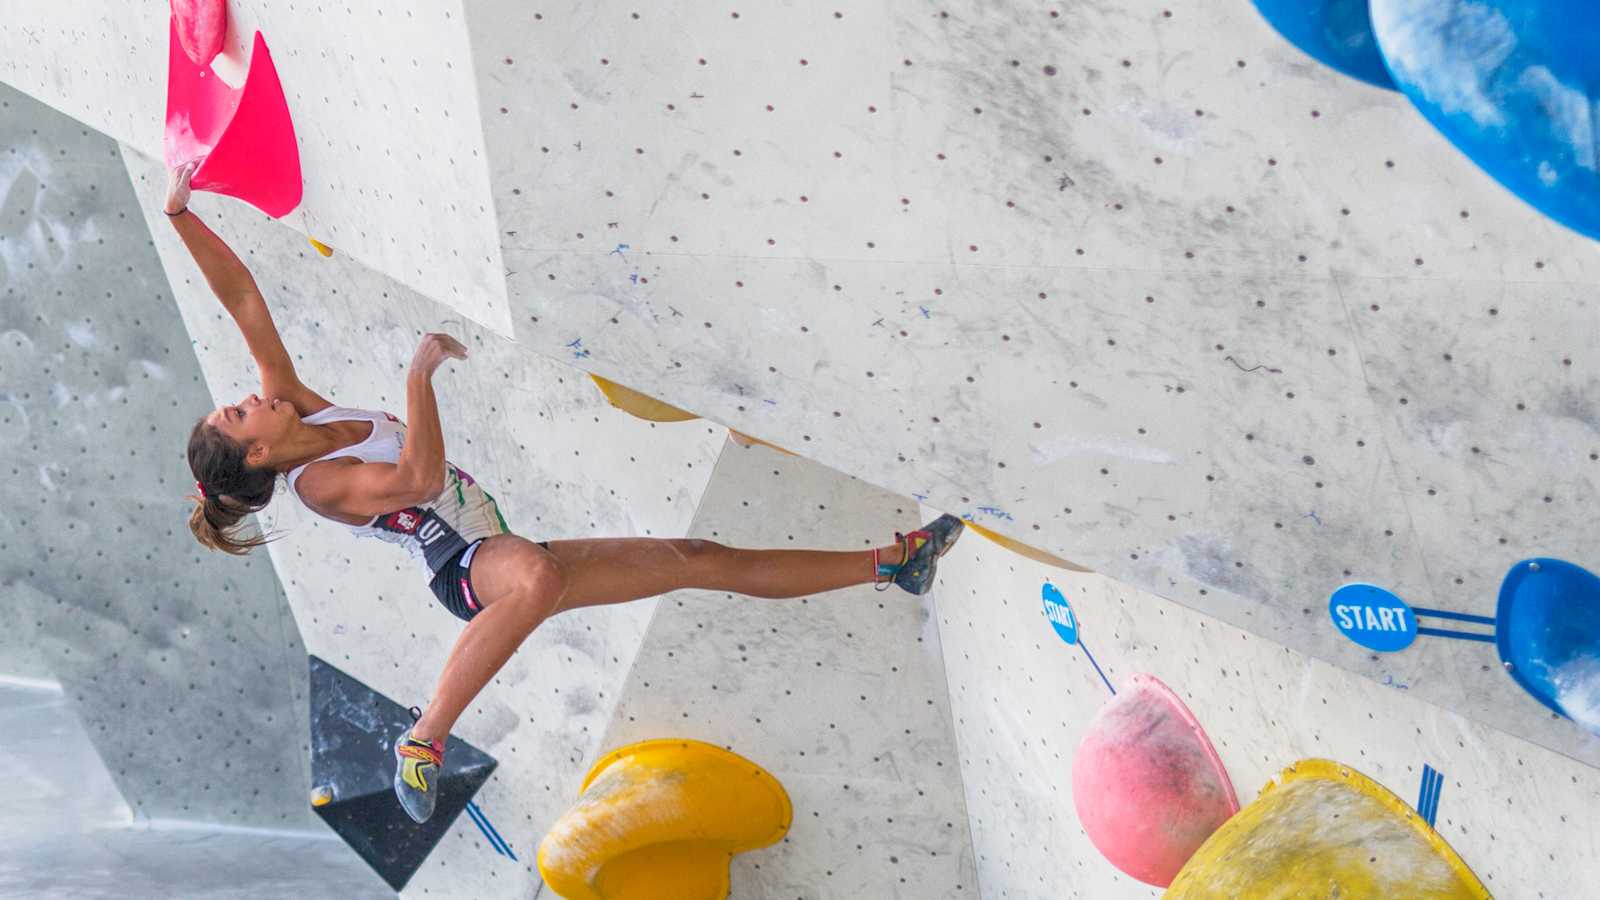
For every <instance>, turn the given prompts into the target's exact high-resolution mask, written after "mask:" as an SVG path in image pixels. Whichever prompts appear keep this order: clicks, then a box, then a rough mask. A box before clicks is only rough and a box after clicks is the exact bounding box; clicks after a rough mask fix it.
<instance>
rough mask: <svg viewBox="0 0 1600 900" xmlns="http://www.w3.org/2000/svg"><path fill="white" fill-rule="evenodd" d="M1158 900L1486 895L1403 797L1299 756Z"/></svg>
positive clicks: (1453, 899)
mask: <svg viewBox="0 0 1600 900" xmlns="http://www.w3.org/2000/svg"><path fill="white" fill-rule="evenodd" d="M1164 896H1165V897H1166V898H1167V900H1211V898H1217V900H1222V898H1227V900H1269V898H1270V900H1276V898H1289V897H1293V898H1296V900H1302V898H1304V900H1331V898H1336V897H1338V898H1350V897H1405V898H1416V900H1447V898H1448V900H1457V898H1459V900H1479V898H1487V897H1488V896H1489V891H1488V889H1486V888H1485V887H1484V886H1483V883H1482V882H1480V881H1479V880H1478V876H1476V875H1474V874H1472V870H1471V869H1469V868H1467V864H1466V863H1464V862H1462V861H1461V857H1459V856H1457V855H1456V852H1455V850H1454V849H1452V848H1451V846H1450V845H1449V844H1447V843H1445V840H1444V838H1442V837H1440V836H1439V833H1438V832H1437V831H1434V830H1433V828H1431V827H1430V826H1429V825H1428V823H1427V822H1424V821H1423V820H1422V817H1421V816H1420V815H1418V814H1417V812H1416V811H1415V810H1413V809H1412V808H1411V807H1410V806H1408V805H1407V804H1406V802H1405V801H1404V800H1401V799H1400V798H1399V797H1396V796H1395V795H1394V794H1392V793H1390V792H1389V791H1388V790H1387V789H1385V788H1384V787H1383V785H1380V784H1378V783H1377V782H1375V781H1373V780H1372V779H1370V778H1368V777H1367V776H1365V775H1363V774H1361V773H1360V772H1357V771H1356V770H1355V769H1352V768H1350V767H1349V766H1345V765H1341V764H1339V763H1336V762H1331V761H1329V760H1326V759H1305V760H1301V761H1300V762H1297V763H1295V764H1294V765H1292V766H1290V767H1289V768H1287V769H1284V770H1283V772H1281V773H1280V774H1279V775H1278V778H1277V780H1276V781H1275V782H1269V783H1268V784H1267V786H1266V787H1264V788H1262V789H1261V794H1260V796H1258V797H1256V799H1255V802H1253V803H1251V804H1250V805H1249V806H1246V807H1245V808H1244V809H1242V810H1240V811H1239V812H1238V813H1237V814H1235V815H1234V817H1233V818H1231V819H1229V820H1228V821H1227V822H1225V823H1223V826H1222V827H1221V828H1219V829H1217V831H1216V832H1215V833H1214V834H1212V835H1211V837H1210V838H1208V839H1207V840H1206V842H1205V843H1204V844H1201V845H1200V849H1199V850H1196V851H1195V853H1194V856H1191V857H1190V858H1189V862H1188V863H1186V864H1185V865H1184V867H1183V870H1182V871H1180V872H1179V873H1178V877H1177V878H1175V879H1173V881H1172V886H1171V887H1170V888H1168V889H1167V892H1166V894H1165V895H1164Z"/></svg>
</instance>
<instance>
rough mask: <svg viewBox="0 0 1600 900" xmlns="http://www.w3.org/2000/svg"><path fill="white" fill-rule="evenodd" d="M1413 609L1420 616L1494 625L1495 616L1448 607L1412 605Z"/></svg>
mask: <svg viewBox="0 0 1600 900" xmlns="http://www.w3.org/2000/svg"><path fill="white" fill-rule="evenodd" d="M1411 611H1412V612H1414V613H1416V614H1417V615H1419V616H1432V617H1434V618H1436V619H1455V620H1456V621H1457V622H1476V623H1478V624H1479V625H1493V624H1495V619H1494V617H1493V616H1474V615H1470V614H1468V613H1458V612H1450V611H1449V610H1447V609H1423V608H1422V607H1420V606H1413V607H1411Z"/></svg>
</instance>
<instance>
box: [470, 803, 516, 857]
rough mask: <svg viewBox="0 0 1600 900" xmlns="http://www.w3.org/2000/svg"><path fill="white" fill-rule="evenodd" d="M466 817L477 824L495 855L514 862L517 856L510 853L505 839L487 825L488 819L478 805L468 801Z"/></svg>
mask: <svg viewBox="0 0 1600 900" xmlns="http://www.w3.org/2000/svg"><path fill="white" fill-rule="evenodd" d="M467 815H469V816H471V817H472V821H474V822H476V823H477V825H478V830H479V831H481V832H483V836H484V838H485V839H486V840H488V842H489V844H490V846H492V847H494V849H495V852H496V853H499V854H501V855H504V856H509V857H511V860H512V861H513V862H516V860H517V855H516V854H515V853H512V852H511V845H510V844H507V843H506V840H505V838H503V837H501V836H500V832H498V831H496V830H495V828H494V826H493V825H492V824H490V823H489V817H488V816H486V815H484V814H483V810H481V809H479V808H478V804H476V803H473V802H472V801H471V800H468V801H467Z"/></svg>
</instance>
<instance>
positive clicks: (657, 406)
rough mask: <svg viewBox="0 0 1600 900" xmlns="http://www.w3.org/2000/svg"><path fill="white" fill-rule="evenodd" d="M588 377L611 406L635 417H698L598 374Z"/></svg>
mask: <svg viewBox="0 0 1600 900" xmlns="http://www.w3.org/2000/svg"><path fill="white" fill-rule="evenodd" d="M589 377H590V378H592V379H594V383H595V384H596V385H597V386H598V387H599V388H600V393H602V394H604V395H605V396H606V400H607V401H608V402H610V404H611V405H612V406H615V407H616V408H617V409H620V410H622V411H623V412H625V413H627V414H628V415H630V416H633V417H635V418H639V419H644V420H645V421H646V422H687V421H689V420H691V419H698V418H700V417H699V416H697V415H695V414H694V413H692V412H688V411H686V410H682V409H679V408H677V407H676V406H669V405H667V404H665V403H662V402H661V401H660V400H657V399H656V398H654V397H651V396H648V395H646V394H641V393H639V392H638V391H636V390H634V389H633V388H627V387H623V386H622V385H620V384H617V383H616V382H615V381H607V380H606V379H604V378H601V377H600V376H599V375H593V374H591V375H590V376H589Z"/></svg>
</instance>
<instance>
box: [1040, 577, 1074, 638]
mask: <svg viewBox="0 0 1600 900" xmlns="http://www.w3.org/2000/svg"><path fill="white" fill-rule="evenodd" d="M1043 593H1044V617H1045V618H1046V619H1049V620H1050V627H1051V628H1054V629H1055V630H1056V634H1057V635H1058V636H1060V638H1061V639H1062V640H1063V641H1066V642H1067V643H1069V644H1076V643H1077V642H1078V618H1077V617H1076V616H1074V615H1073V614H1072V607H1071V606H1070V605H1068V603H1067V598H1066V597H1064V596H1062V594H1061V590H1060V589H1059V588H1057V587H1056V586H1055V585H1053V584H1051V583H1049V582H1048V581H1047V582H1045V585H1044V592H1043Z"/></svg>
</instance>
